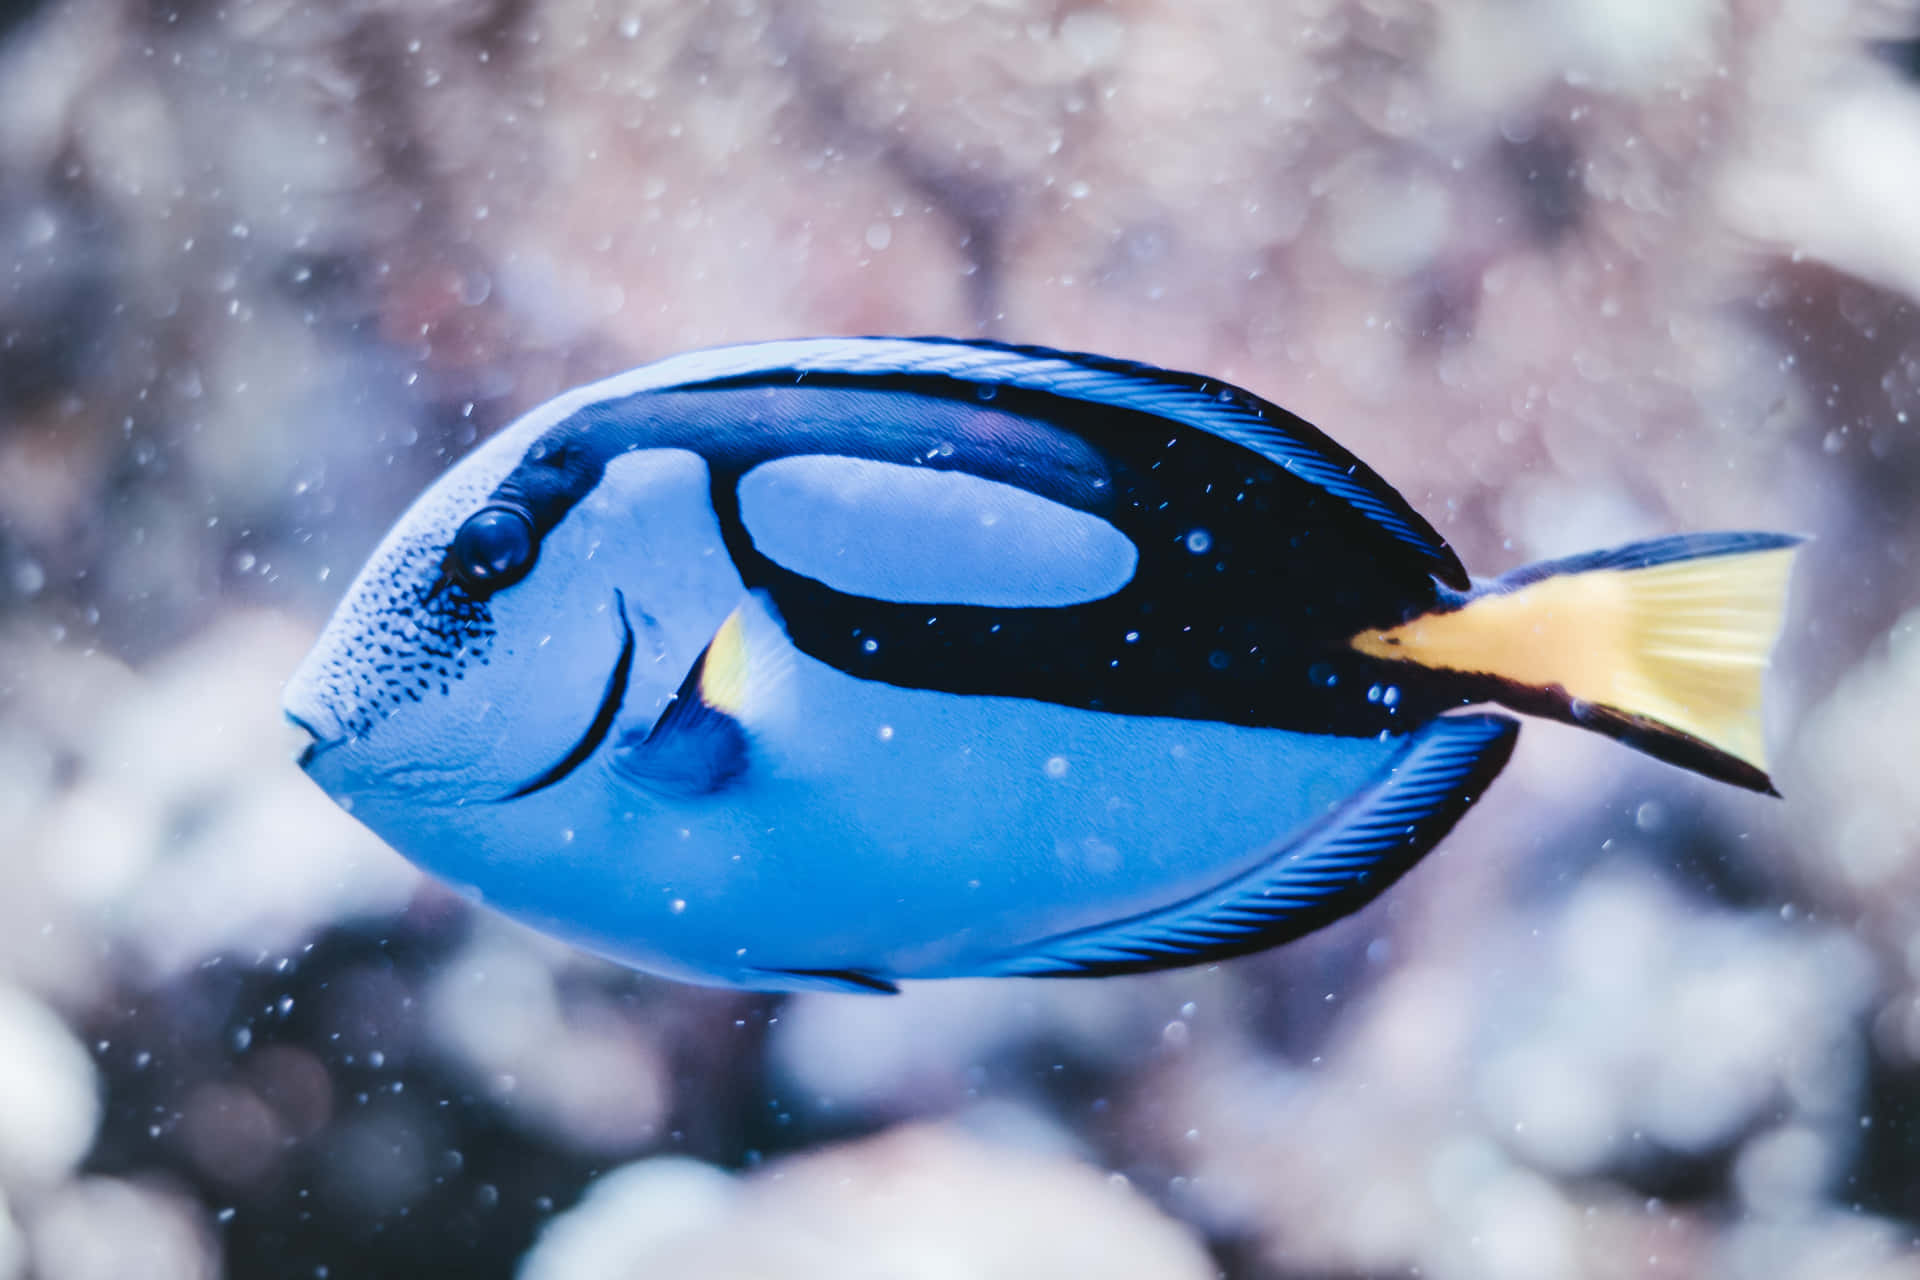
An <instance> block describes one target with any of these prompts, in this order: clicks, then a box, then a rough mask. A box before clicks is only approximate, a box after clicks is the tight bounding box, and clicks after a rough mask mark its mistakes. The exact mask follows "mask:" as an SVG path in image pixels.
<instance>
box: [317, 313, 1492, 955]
mask: <svg viewBox="0 0 1920 1280" xmlns="http://www.w3.org/2000/svg"><path fill="white" fill-rule="evenodd" d="M482 511H487V512H492V513H494V514H493V515H492V516H491V517H490V518H491V519H492V520H493V522H494V523H493V525H492V526H491V532H490V533H489V536H490V537H492V536H495V535H497V534H498V531H499V530H500V529H501V528H505V529H506V531H507V533H509V534H513V535H515V536H524V537H525V539H526V540H527V543H526V545H527V547H528V548H530V549H529V550H526V551H525V552H524V553H523V554H517V555H508V554H505V553H502V554H501V558H500V559H499V562H498V563H497V564H493V566H492V567H488V564H480V565H478V566H475V565H473V564H471V563H469V562H470V561H472V560H473V554H472V553H471V552H470V550H468V549H467V547H468V543H469V542H471V543H473V544H474V545H479V539H477V538H474V539H468V540H467V541H465V542H463V541H462V535H461V531H462V530H463V529H464V528H466V527H468V522H469V521H472V520H475V519H476V513H479V512H482ZM501 513H505V514H501ZM522 529H524V530H525V531H526V532H525V533H524V535H522V534H520V531H521V530H522ZM487 545H488V546H489V547H493V546H494V545H495V543H493V542H489V543H487ZM506 545H507V546H508V550H509V551H510V552H512V551H517V548H516V546H515V545H514V544H513V543H512V539H511V538H508V539H507V543H506ZM490 554H492V553H491V552H490ZM463 557H464V558H463ZM489 563H491V562H489ZM1464 584H1465V579H1464V574H1463V573H1462V572H1461V571H1460V570H1459V567H1458V562H1457V560H1455V559H1454V558H1453V556H1452V553H1451V552H1450V551H1448V550H1447V549H1446V547H1445V544H1444V543H1443V542H1441V541H1440V539H1439V538H1438V537H1437V535H1434V534H1433V532H1432V530H1431V529H1429V528H1428V527H1427V526H1426V525H1425V524H1424V522H1422V521H1420V520H1419V517H1418V516H1417V515H1414V514H1413V513H1412V512H1411V511H1410V510H1409V509H1407V508H1406V506H1405V504H1404V503H1403V502H1402V501H1401V500H1400V499H1399V498H1398V496H1397V495H1395V494H1394V493H1393V492H1392V490H1391V489H1388V488H1387V487H1386V486H1385V485H1384V484H1383V483H1381V482H1380V481H1379V480H1378V479H1377V477H1374V476H1372V474H1371V473H1370V472H1367V471H1366V470H1365V468H1364V467H1362V466H1361V465H1360V464H1359V463H1358V462H1356V461H1354V460H1353V459H1351V458H1350V457H1349V456H1347V455H1345V454H1344V453H1342V452H1341V451H1339V450H1338V448H1337V446H1334V445H1332V444H1331V442H1329V441H1326V440H1325V438H1324V437H1321V436H1320V435H1319V434H1318V433H1317V432H1315V431H1313V429H1312V428H1310V427H1307V426H1306V425H1305V424H1304V423H1300V422H1299V421H1298V420H1297V419H1293V418H1292V417H1291V415H1285V414H1284V411H1281V410H1278V409H1275V408H1274V407H1273V406H1270V405H1266V404H1265V402H1262V401H1259V400H1257V399H1256V398H1254V397H1251V396H1248V395H1246V393H1244V392H1238V391H1237V390H1235V389H1232V388H1222V387H1220V386H1217V385H1215V384H1211V383H1206V382H1204V381H1203V380H1199V379H1193V378H1187V377H1185V376H1183V375H1169V374H1163V373H1161V372H1159V371H1154V370H1142V369H1137V368H1135V367H1133V366H1125V365H1119V364H1116V363H1114V362H1106V361H1097V360H1093V359H1092V358H1082V357H1067V356H1061V355H1058V354H1057V353H1045V352H1025V351H1014V350H1010V349H1005V348H997V347H991V346H970V345H966V344H953V343H940V342H908V341H897V340H861V341H847V340H829V341H822V342H811V343H784V344H771V345H769V346H767V347H761V348H733V349H726V350H722V351H718V352H712V353H702V354H700V355H697V356H693V357H682V358H680V359H679V360H675V361H668V362H665V363H664V364H662V365H658V366H653V367H650V368H648V369H643V370H638V371H636V372H635V373H633V374H628V375H623V376H622V377H620V378H616V379H612V380H609V381H608V382H606V383H602V384H597V385H596V386H594V387H589V388H584V389H582V390H581V391H578V392H574V393H571V394H570V395H569V396H566V397H562V398H561V399H560V400H559V401H556V402H554V403H553V404H550V405H548V406H543V407H542V408H541V409H539V410H535V411H534V412H533V413H532V414H529V415H528V416H527V417H526V418H525V419H523V420H522V421H521V422H519V423H517V424H515V425H514V426H513V427H511V428H509V429H508V430H507V431H505V432H503V433H502V434H501V435H500V436H498V437H496V438H495V439H494V440H492V441H490V442H489V443H488V444H487V445H485V446H483V448H482V449H481V450H479V451H477V452H476V453H475V455H473V456H472V457H471V458H469V459H467V460H466V461H465V462H463V463H461V464H460V465H459V466H458V467H456V468H455V469H454V470H453V471H452V472H450V473H449V475H448V476H447V477H446V478H445V479H443V480H442V481H441V482H440V484H438V485H436V486H435V488H434V489H433V490H431V491H429V493H428V494H426V495H425V496H423V497H422V499H421V500H420V502H419V503H417V504H416V506H415V508H414V509H413V510H412V511H410V512H409V513H408V515H407V517H406V518H405V519H403V520H402V522H401V523H400V524H399V525H398V526H397V527H396V528H395V530H394V531H393V533H392V534H390V535H389V537H388V539H387V541H386V543H384V544H383V546H382V547H381V549H380V551H379V552H377V553H376V555H375V557H374V558H373V560H372V561H371V562H370V563H369V565H368V567H367V569H366V570H364V571H363V572H362V575H361V577H360V579H359V580H358V581H356V583H355V584H354V586H353V587H352V588H351V589H350V591H349V593H348V597H347V599H346V600H345V601H343V603H342V606H341V609H340V611H339V613H337V614H336V616H335V619H334V621H333V622H332V623H331V624H330V626H329V628H328V631H327V633H326V634H325V635H324V636H323V637H322V639H321V641H320V643H319V645H318V646H317V647H316V649H315V652H314V654H313V655H312V656H311V657H310V658H309V659H308V662H307V663H306V665H305V666H303V668H302V669H301V671H300V672H299V673H298V674H297V675H296V677H295V678H294V680H293V681H292V682H291V683H290V685H289V689H288V694H287V706H288V711H289V713H290V714H291V715H293V716H294V717H295V718H296V719H297V720H298V721H299V722H300V723H302V724H304V725H306V726H307V727H309V728H310V729H311V730H312V731H313V732H314V734H315V737H316V745H315V747H314V748H313V750H312V751H310V752H309V755H308V758H307V767H308V769H309V771H310V772H311V773H312V775H313V776H314V778H315V779H316V781H318V782H319V783H320V784H321V785H322V786H324V787H326V788H327V789H328V790H329V791H330V792H331V793H333V794H334V795H336V796H337V797H339V798H340V799H341V801H342V802H343V803H345V804H348V805H349V806H350V807H351V808H352V811H353V812H354V813H355V814H356V816H358V817H360V818H361V819H362V820H363V821H364V822H366V823H367V824H368V825H369V826H370V827H372V828H373V829H374V830H375V831H376V832H378V833H379V834H380V835H381V836H383V837H384V838H385V839H387V840H388V841H389V842H390V843H391V844H393V845H394V846H395V847H396V848H398V849H399V850H401V851H402V852H404V853H405V854H407V855H408V856H409V857H411V858H413V859H414V860H415V861H417V862H419V863H420V864H421V865H423V866H425V867H427V868H428V869H430V870H432V871H434V872H435V873H437V874H439V875H441V876H444V877H446V878H447V879H449V880H452V881H454V882H456V883H458V884H461V885H465V886H470V887H472V888H473V889H474V890H476V891H477V892H478V893H479V895H480V896H481V897H482V898H483V899H484V900H485V901H487V902H488V903H490V904H492V905H494V906H496V907H498V908H500V909H502V910H504V911H507V912H509V913H510V914H513V915H515V916H517V917H519V918H521V919H524V920H527V921H529V922H531V923H533V924H535V925H536V926H538V927H540V928H542V929H544V930H546V931H548V932H551V933H554V934H556V935H558V936H561V937H564V938H567V939H569V940H571V941H573V942H576V943H578V944H580V945H582V946H586V947H589V948H591V949H593V950H596V951H599V952H601V953H603V954H606V955H610V956H613V957H616V958H618V959H621V960H623V961H626V962H628V963H631V964H634V965H636V966H639V967H642V968H646V969H649V970H653V971H657V972H663V973H668V974H672V975H675V976H679V977H683V978H687V979H690V980H695V981H702V982H713V983H724V984H732V985H741V986H751V987H808V986H823V985H824V986H829V987H839V988H844V989H853V990H884V989H888V988H889V987H890V984H891V983H892V982H893V981H894V980H897V979H901V978H920V977H946V976H960V975H970V974H994V973H1028V974H1039V973H1100V972H1112V971H1121V970H1127V969H1139V968H1151V967H1157V966H1160V965H1164V964H1177V963H1191V962H1194V961H1196V960H1201V959H1208V958H1215V957H1219V956H1223V955H1230V954H1234V953H1236V952H1239V951H1245V950H1249V949H1252V948H1254V947H1258V946H1265V945H1270V944H1271V943H1273V942H1275V941H1278V940H1281V939H1283V938H1285V937H1289V936H1293V935H1295V934H1298V933H1300V932H1303V931H1305V930H1306V929H1309V928H1312V927H1315V926H1316V925H1318V924H1319V923H1323V922H1324V921H1325V920H1326V919H1329V918H1332V917H1333V916H1337V915H1339V914H1344V913H1345V912H1346V911H1349V910H1352V909H1353V908H1354V907H1356V906H1358V905H1360V904H1361V903H1363V902H1365V901H1367V900H1368V899H1370V898H1371V897H1373V896H1374V895H1376V894H1377V893H1378V892H1379V891H1380V890H1381V889H1383V888H1384V887H1385V886H1386V885H1387V884H1389V883H1391V882H1392V880H1393V879H1394V878H1395V877H1396V876H1397V875H1398V874H1400V873H1401V872H1402V871H1404V870H1405V869H1406V867H1407V866H1410V865H1411V864H1412V862H1413V861H1415V860H1416V859H1417V858H1418V857H1419V856H1420V855H1421V854H1422V853H1423V852H1424V851H1425V850H1426V849H1427V848H1428V847H1430V846H1431V845H1432V844H1433V843H1434V842H1435V841H1436V840H1438V839H1439V837H1440V835H1442V834H1444V832H1445V830H1446V829H1447V828H1448V826H1450V825H1451V823H1452V822H1453V820H1454V819H1455V818H1457V817H1458V815H1459V813H1460V812H1462V811H1463V810H1464V809H1465V807H1466V806H1467V804H1469V803H1470V802H1471V800H1472V799H1473V798H1474V796H1476V795H1477V794H1478V791H1479V789H1480V788H1481V787H1482V786H1483V785H1484V784H1485V782H1486V781H1488V780H1489V779H1490V778H1491V777H1492V776H1493V774H1494V773H1496V772H1497V771H1498V769H1499V767H1500V765H1501V764H1502V763H1503V762H1504V760H1505V758H1506V753H1507V751H1508V749H1509V748H1510V746H1511V742H1512V737H1513V725H1512V723H1511V722H1510V721H1507V720H1505V719H1503V718H1499V717H1489V716H1479V717H1464V718H1462V717H1443V718H1440V719H1435V713H1436V711H1438V710H1440V709H1442V708H1443V707H1444V706H1445V705H1447V704H1446V700H1445V698H1444V696H1441V695H1435V694H1432V693H1431V692H1430V691H1422V690H1420V689H1415V688H1411V687H1409V688H1406V689H1402V688H1400V687H1398V686H1393V687H1383V686H1382V685H1381V684H1380V683H1379V681H1378V680H1377V679H1376V678H1375V675H1376V673H1374V672H1371V671H1370V670H1369V669H1368V667H1367V665H1366V663H1365V661H1364V660H1363V659H1361V658H1360V657H1359V656H1358V655H1356V654H1354V653H1353V652H1352V651H1351V650H1350V649H1347V648H1345V647H1343V646H1342V644H1341V643H1340V641H1341V639H1342V637H1345V636H1349V635H1351V634H1353V632H1354V631H1356V630H1358V629H1359V628H1360V627H1362V626H1366V625H1381V624H1388V623H1391V622H1394V621H1398V620H1399V619H1400V618H1403V617H1406V616H1411V615H1412V614H1413V613H1415V612H1417V611H1419V610H1420V609H1423V608H1426V607H1429V606H1430V605H1431V604H1432V602H1433V601H1434V600H1435V599H1436V598H1438V597H1439V596H1440V595H1441V594H1442V593H1444V592H1446V591H1448V590H1451V589H1453V588H1454V587H1455V586H1463V585H1464ZM729 619H732V620H733V622H732V623H731V624H729ZM729 628H730V630H729ZM742 655H744V656H742ZM723 668H724V669H723Z"/></svg>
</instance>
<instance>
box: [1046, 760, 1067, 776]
mask: <svg viewBox="0 0 1920 1280" xmlns="http://www.w3.org/2000/svg"><path fill="white" fill-rule="evenodd" d="M1045 770H1046V775H1047V776H1048V777H1049V778H1064V777H1066V776H1067V758H1066V757H1065V756H1048V757H1047V763H1046V766H1045Z"/></svg>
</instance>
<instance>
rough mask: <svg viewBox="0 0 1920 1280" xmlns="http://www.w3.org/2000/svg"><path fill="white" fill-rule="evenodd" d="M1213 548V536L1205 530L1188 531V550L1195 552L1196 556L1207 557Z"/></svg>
mask: <svg viewBox="0 0 1920 1280" xmlns="http://www.w3.org/2000/svg"><path fill="white" fill-rule="evenodd" d="M1212 547H1213V535H1212V534H1211V533H1208V532H1207V531H1206V530H1205V529H1189V530H1188V531H1187V550H1189V551H1191V552H1193V554H1194V555H1197V556H1198V555H1205V554H1206V553H1207V552H1208V551H1209V550H1211V549H1212Z"/></svg>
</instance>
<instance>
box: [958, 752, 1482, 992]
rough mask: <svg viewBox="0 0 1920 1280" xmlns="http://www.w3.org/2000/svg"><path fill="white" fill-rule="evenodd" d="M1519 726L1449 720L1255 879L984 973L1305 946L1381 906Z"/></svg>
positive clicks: (1036, 949) (1065, 938) (1151, 964)
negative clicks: (1309, 937)
mask: <svg viewBox="0 0 1920 1280" xmlns="http://www.w3.org/2000/svg"><path fill="white" fill-rule="evenodd" d="M1519 729H1520V726H1519V722H1518V721H1516V720H1513V719H1511V718H1509V717H1507V716H1501V715H1461V716H1445V717H1442V718H1440V719H1438V720H1435V721H1433V722H1431V723H1430V724H1428V725H1427V726H1426V727H1425V728H1423V729H1421V730H1419V731H1418V732H1417V733H1415V734H1413V735H1412V738H1411V741H1410V742H1409V744H1408V746H1407V749H1406V750H1405V751H1404V752H1403V753H1402V754H1401V755H1400V757H1399V758H1398V759H1397V760H1395V761H1394V763H1393V764H1392V765H1391V766H1389V767H1388V768H1387V770H1386V771H1385V772H1383V773H1382V774H1380V775H1379V776H1378V777H1377V778H1376V779H1375V780H1374V781H1373V782H1371V783H1369V784H1368V785H1367V786H1366V787H1365V788H1363V789H1362V790H1361V791H1359V792H1358V793H1357V794H1355V795H1354V796H1353V797H1352V798H1350V799H1349V800H1348V801H1347V802H1346V803H1345V804H1343V805H1342V806H1341V807H1340V808H1339V809H1338V810H1336V811H1335V812H1334V813H1333V814H1331V815H1329V816H1328V817H1327V818H1325V819H1323V820H1322V821H1321V822H1319V823H1317V824H1315V825H1314V826H1313V827H1312V828H1310V829H1309V830H1308V831H1307V832H1306V833H1305V834H1303V835H1301V836H1299V837H1298V838H1296V839H1294V840H1293V841H1292V842H1291V843H1289V844H1287V845H1286V846H1285V847H1283V848H1281V849H1279V850H1277V851H1276V852H1275V853H1274V855H1273V857H1271V858H1270V859H1268V860H1267V861H1265V862H1263V863H1261V864H1260V865H1259V866H1257V867H1255V868H1254V869H1253V870H1251V871H1248V872H1245V873H1243V874H1242V875H1239V876H1237V877H1235V878H1234V879H1232V880H1229V881H1227V882H1225V883H1224V884H1221V885H1218V886H1216V887H1215V888H1213V889H1209V890H1207V891H1206V892H1204V893H1201V894H1197V895H1195V896H1194V897H1191V898H1188V899H1186V900H1185V901H1183V902H1178V903H1175V904H1174V905H1172V906H1170V907H1166V908H1163V909H1161V910H1159V911H1154V912H1149V913H1146V914H1143V915H1138V916H1132V917H1129V918H1128V919H1125V920H1118V921H1115V922H1113V923H1111V924H1106V925H1098V926H1095V927H1093V928H1090V929H1082V930H1078V931H1076V932H1073V933H1065V934H1060V935H1057V936H1055V937H1052V938H1048V939H1046V940H1045V941H1042V942H1039V943H1036V944H1034V945H1033V946H1031V947H1029V948H1025V949H1023V950H1022V951H1021V952H1019V953H1017V954H1014V955H1011V956H1008V957H1007V958H1006V959H1005V960H1004V961H1003V962H1002V963H1000V964H999V965H997V966H992V967H990V968H989V969H988V970H987V972H990V973H993V974H1003V975H1018V976H1024V977H1081V978H1085V977H1100V976H1104V975H1107V974H1117V973H1141V972H1146V971H1148V970H1153V969H1170V968H1176V967H1179V966H1182V965H1191V964H1205V963H1211V962H1213V961H1217V960H1224V959H1228V958H1230V957H1232V956H1238V955H1244V954H1246V953H1248V952H1250V951H1260V950H1264V949H1266V948H1267V947H1271V946H1274V945H1276V944H1278V943H1281V942H1286V941H1289V940H1291V939H1293V938H1297V937H1300V936H1301V935H1302V934H1306V933H1310V932H1312V931H1313V930H1315V929H1318V928H1320V927H1322V926H1323V925H1327V924H1330V923H1332V922H1333V921H1335V920H1337V919H1339V918H1340V917H1342V916H1345V915H1348V914H1351V913H1352V912H1354V911H1357V910H1359V909H1360V908H1361V907H1363V906H1365V905H1366V904H1367V903H1369V902H1371V901H1373V899H1374V898H1376V897H1378V896H1379V895H1380V894H1381V893H1382V892H1383V891H1385V890H1386V888H1387V887H1388V886H1389V885H1391V884H1392V883H1393V882H1394V881H1395V880H1398V879H1399V878H1400V877H1401V876H1402V875H1403V874H1405V872H1406V871H1407V870H1408V868H1410V867H1412V866H1413V864H1414V863H1415V862H1418V861H1419V860H1420V858H1421V857H1422V856H1423V855H1424V854H1426V852H1427V851H1428V850H1429V849H1431V848H1433V846H1434V845H1436V844H1438V843H1439V842H1440V839H1441V838H1442V837H1443V836H1445V835H1446V834H1447V832H1448V831H1450V830H1451V829H1452V828H1453V825H1454V823H1456V822H1458V821H1459V820H1460V817H1461V815H1462V814H1464V813H1466V811H1467V810H1468V809H1469V808H1470V807H1472V805H1473V802H1474V801H1475V800H1476V799H1478V798H1479V796H1480V794H1481V792H1482V791H1484V790H1485V789H1486V786H1487V784H1488V783H1490V782H1491V781H1493V778H1494V776H1495V775H1496V774H1498V773H1499V772H1500V770H1501V769H1502V768H1503V767H1504V766H1505V765H1506V763H1507V758H1508V756H1510V755H1511V754H1512V752H1513V744H1514V740H1515V738H1516V736H1517V735H1518V733H1519Z"/></svg>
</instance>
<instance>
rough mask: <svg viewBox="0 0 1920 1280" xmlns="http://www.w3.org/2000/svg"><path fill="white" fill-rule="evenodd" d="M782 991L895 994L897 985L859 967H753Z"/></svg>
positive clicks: (897, 993)
mask: <svg viewBox="0 0 1920 1280" xmlns="http://www.w3.org/2000/svg"><path fill="white" fill-rule="evenodd" d="M754 972H755V973H764V974H766V975H767V977H768V978H770V979H772V980H773V981H772V982H771V983H770V984H769V985H771V986H777V987H778V989H780V990H782V991H838V992H841V993H843V994H846V995H856V996H897V995H899V994H900V988H899V987H897V986H895V985H894V984H893V983H891V982H889V981H887V980H886V979H885V978H882V977H878V976H876V975H874V974H871V973H867V972H866V971H864V970H861V969H756V970H754Z"/></svg>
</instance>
